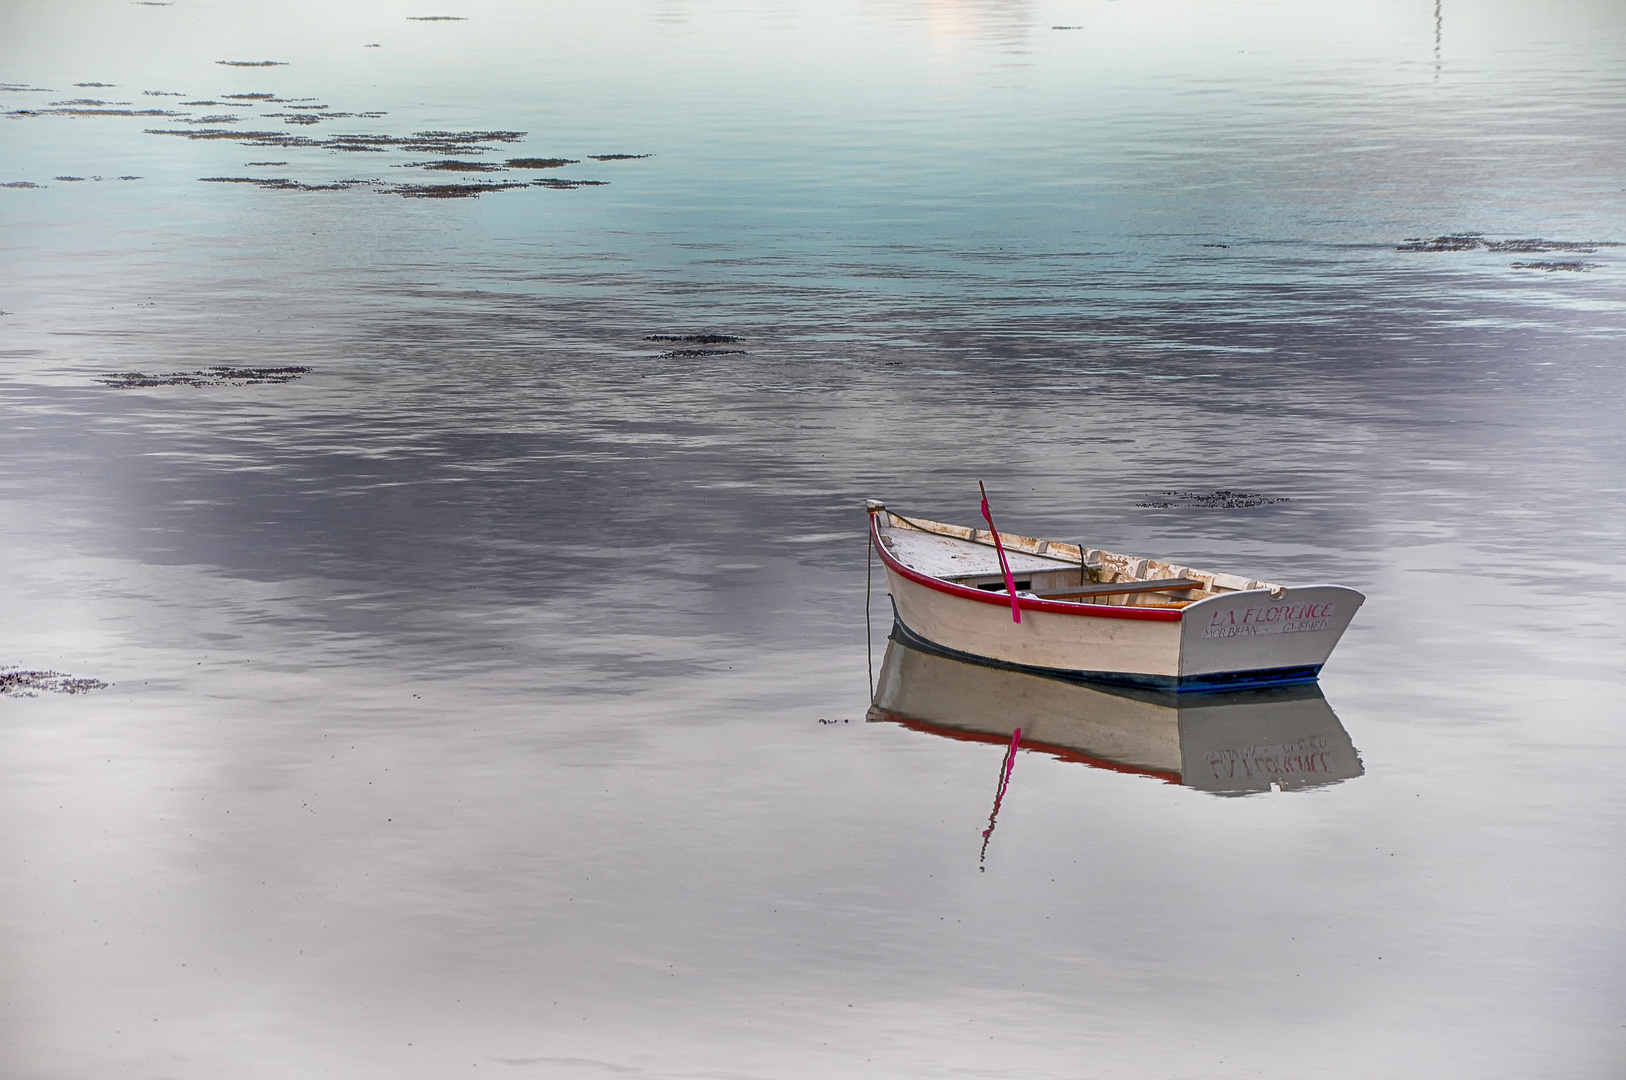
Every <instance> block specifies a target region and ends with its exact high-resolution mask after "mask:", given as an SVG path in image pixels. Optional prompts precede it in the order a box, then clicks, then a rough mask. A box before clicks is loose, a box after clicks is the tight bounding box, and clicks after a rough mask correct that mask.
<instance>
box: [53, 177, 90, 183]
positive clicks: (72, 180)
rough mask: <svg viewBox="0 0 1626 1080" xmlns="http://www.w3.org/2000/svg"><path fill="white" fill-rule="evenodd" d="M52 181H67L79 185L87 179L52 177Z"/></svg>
mask: <svg viewBox="0 0 1626 1080" xmlns="http://www.w3.org/2000/svg"><path fill="white" fill-rule="evenodd" d="M51 179H52V180H67V181H71V182H72V183H76V184H77V183H83V182H84V179H85V178H84V177H83V176H53V177H51Z"/></svg>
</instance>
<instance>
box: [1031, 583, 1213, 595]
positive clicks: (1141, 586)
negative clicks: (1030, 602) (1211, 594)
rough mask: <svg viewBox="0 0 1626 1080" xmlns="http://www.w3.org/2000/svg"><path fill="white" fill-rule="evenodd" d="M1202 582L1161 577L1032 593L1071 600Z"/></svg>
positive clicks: (1168, 589)
mask: <svg viewBox="0 0 1626 1080" xmlns="http://www.w3.org/2000/svg"><path fill="white" fill-rule="evenodd" d="M1202 587H1203V582H1201V581H1193V580H1192V579H1191V578H1183V577H1178V578H1163V579H1162V580H1160V581H1121V582H1118V583H1117V584H1114V585H1086V586H1085V587H1084V588H1082V589H1046V590H1044V591H1043V592H1035V593H1034V594H1033V595H1035V596H1037V597H1039V598H1040V599H1043V600H1071V599H1075V598H1081V597H1085V596H1112V595H1114V594H1117V593H1138V592H1179V591H1181V590H1184V589H1201V588H1202Z"/></svg>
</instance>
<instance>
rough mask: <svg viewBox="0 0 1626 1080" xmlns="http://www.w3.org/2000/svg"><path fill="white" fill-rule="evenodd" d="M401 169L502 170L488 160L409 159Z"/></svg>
mask: <svg viewBox="0 0 1626 1080" xmlns="http://www.w3.org/2000/svg"><path fill="white" fill-rule="evenodd" d="M401 168H403V169H432V170H434V171H436V172H480V173H487V172H502V171H504V170H503V167H502V166H501V165H493V164H491V163H490V162H488V161H456V160H447V161H409V162H407V163H406V164H405V165H402V166H401Z"/></svg>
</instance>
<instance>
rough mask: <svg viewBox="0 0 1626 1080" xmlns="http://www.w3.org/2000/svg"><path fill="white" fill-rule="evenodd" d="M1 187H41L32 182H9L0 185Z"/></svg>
mask: <svg viewBox="0 0 1626 1080" xmlns="http://www.w3.org/2000/svg"><path fill="white" fill-rule="evenodd" d="M0 187H11V188H37V187H39V185H38V184H36V183H34V182H33V181H32V180H8V181H6V182H5V183H3V184H0Z"/></svg>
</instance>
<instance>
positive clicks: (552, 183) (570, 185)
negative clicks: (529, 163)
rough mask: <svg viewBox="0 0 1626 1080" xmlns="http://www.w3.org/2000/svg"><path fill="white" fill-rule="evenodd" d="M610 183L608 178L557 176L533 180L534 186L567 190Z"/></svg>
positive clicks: (602, 185)
mask: <svg viewBox="0 0 1626 1080" xmlns="http://www.w3.org/2000/svg"><path fill="white" fill-rule="evenodd" d="M608 184H609V181H608V180H561V179H559V178H558V177H555V176H550V177H547V178H546V179H543V180H533V181H531V186H532V187H545V188H556V189H560V190H565V191H570V190H574V189H575V188H582V187H605V186H607V185H608Z"/></svg>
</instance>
